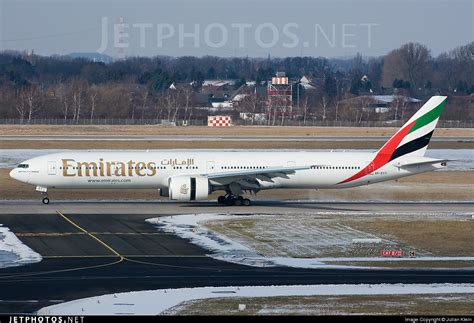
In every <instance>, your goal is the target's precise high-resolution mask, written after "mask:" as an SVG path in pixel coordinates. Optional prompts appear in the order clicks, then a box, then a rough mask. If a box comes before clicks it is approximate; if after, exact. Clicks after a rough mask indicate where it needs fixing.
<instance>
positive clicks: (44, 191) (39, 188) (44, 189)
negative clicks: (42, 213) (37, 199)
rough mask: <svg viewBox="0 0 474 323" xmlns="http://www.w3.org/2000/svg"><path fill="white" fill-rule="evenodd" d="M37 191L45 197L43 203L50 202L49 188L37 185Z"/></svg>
mask: <svg viewBox="0 0 474 323" xmlns="http://www.w3.org/2000/svg"><path fill="white" fill-rule="evenodd" d="M36 191H37V192H40V193H41V195H42V196H43V199H42V200H41V202H43V204H49V198H48V188H47V187H42V186H36Z"/></svg>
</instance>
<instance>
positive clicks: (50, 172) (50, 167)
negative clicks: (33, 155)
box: [48, 161, 56, 175]
mask: <svg viewBox="0 0 474 323" xmlns="http://www.w3.org/2000/svg"><path fill="white" fill-rule="evenodd" d="M48 175H56V162H55V161H49V162H48Z"/></svg>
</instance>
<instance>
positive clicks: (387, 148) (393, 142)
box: [339, 120, 416, 184]
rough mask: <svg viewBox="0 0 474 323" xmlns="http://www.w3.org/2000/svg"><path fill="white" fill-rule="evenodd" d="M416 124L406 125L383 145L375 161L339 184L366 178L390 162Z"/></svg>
mask: <svg viewBox="0 0 474 323" xmlns="http://www.w3.org/2000/svg"><path fill="white" fill-rule="evenodd" d="M415 122H416V120H415V121H413V122H412V123H410V124H408V125H406V127H404V128H402V129H401V130H400V131H399V132H398V133H397V134H395V136H393V137H392V138H390V140H389V141H387V142H386V143H385V145H383V147H382V148H381V149H380V150H379V152H378V153H377V156H375V158H374V160H372V161H371V162H370V163H369V165H367V166H366V167H364V169H362V170H361V171H360V172H358V173H357V174H355V175H353V176H351V177H349V178H348V179H346V180H344V181H342V182H340V183H339V184H345V183H348V182H352V181H355V180H356V179H359V178H361V177H364V176H365V175H367V174H370V173H372V172H374V171H376V170H377V169H379V168H381V167H382V166H384V165H385V164H387V163H388V162H389V161H390V157H392V154H393V152H394V151H395V149H397V147H398V145H400V143H401V142H402V140H403V138H405V136H406V135H407V133H408V132H409V131H410V128H411V127H412V126H413V125H414V124H415Z"/></svg>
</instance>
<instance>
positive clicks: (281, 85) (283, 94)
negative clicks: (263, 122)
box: [267, 72, 293, 118]
mask: <svg viewBox="0 0 474 323" xmlns="http://www.w3.org/2000/svg"><path fill="white" fill-rule="evenodd" d="M267 100H268V101H267V102H268V113H267V114H268V116H269V118H270V117H274V116H287V117H292V116H293V104H292V100H293V85H292V84H291V83H290V82H289V81H288V77H287V76H286V74H285V72H277V73H276V75H275V76H274V77H272V81H271V82H268V84H267Z"/></svg>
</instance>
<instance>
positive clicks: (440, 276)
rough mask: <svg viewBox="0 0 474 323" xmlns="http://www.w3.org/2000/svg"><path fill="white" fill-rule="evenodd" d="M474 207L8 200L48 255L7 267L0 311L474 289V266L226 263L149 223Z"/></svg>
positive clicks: (9, 213)
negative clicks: (299, 291) (353, 288)
mask: <svg viewBox="0 0 474 323" xmlns="http://www.w3.org/2000/svg"><path fill="white" fill-rule="evenodd" d="M473 207H474V203H471V202H468V203H451V204H445V203H425V204H418V203H321V202H310V201H301V202H276V201H256V203H255V206H252V207H249V208H245V207H240V208H223V207H221V206H216V205H215V204H214V203H192V204H179V203H163V202H160V203H151V202H127V203H121V202H75V201H71V202H61V203H54V201H53V202H52V204H50V205H48V206H43V205H41V204H40V203H39V201H0V223H2V224H3V225H4V226H6V227H9V228H10V229H11V231H13V232H14V233H15V234H17V236H18V237H19V238H20V239H21V240H22V241H23V242H24V243H25V244H27V245H28V246H29V247H30V248H32V249H33V250H35V251H36V252H38V253H40V254H41V255H42V256H43V257H44V259H43V261H41V262H40V263H37V264H31V265H27V266H22V267H14V268H6V269H2V270H0V313H29V312H34V311H35V310H38V309H39V308H42V307H44V306H48V305H52V304H56V303H60V302H63V301H69V300H73V299H78V298H83V297H89V296H96V295H102V294H108V293H115V292H123V291H133V290H147V289H162V288H179V287H197V286H230V285H234V286H235V285H275V284H280V285H281V284H323V283H324V284H344V283H474V270H418V269H411V270H387V269H381V270H362V269H360V270H359V269H358V270H354V269H347V270H339V269H338V270H334V269H324V270H323V269H318V270H304V269H291V268H256V267H247V266H240V265H235V264H230V263H225V262H220V261H217V260H214V259H212V258H209V257H207V256H206V251H205V250H202V249H200V248H198V247H196V246H194V245H192V244H190V243H189V242H188V241H186V240H183V239H180V238H177V237H175V236H174V235H170V234H168V233H163V232H159V231H157V230H156V228H154V227H153V226H151V225H148V224H147V223H146V222H145V221H144V220H145V219H147V218H150V217H156V216H165V215H172V214H183V213H198V212H199V213H202V212H229V211H230V210H231V211H232V212H233V213H239V214H246V213H247V214H253V213H271V212H273V213H276V212H285V213H287V212H294V213H297V212H298V213H300V212H310V211H311V210H313V211H314V210H318V211H321V210H326V211H331V210H332V211H334V212H338V211H341V210H344V211H345V212H352V211H354V212H360V211H368V212H372V211H376V210H379V211H380V210H383V211H393V212H430V210H431V211H436V212H449V211H452V212H461V213H463V212H464V213H465V212H469V210H471V211H472V210H473V209H474V208H473Z"/></svg>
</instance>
